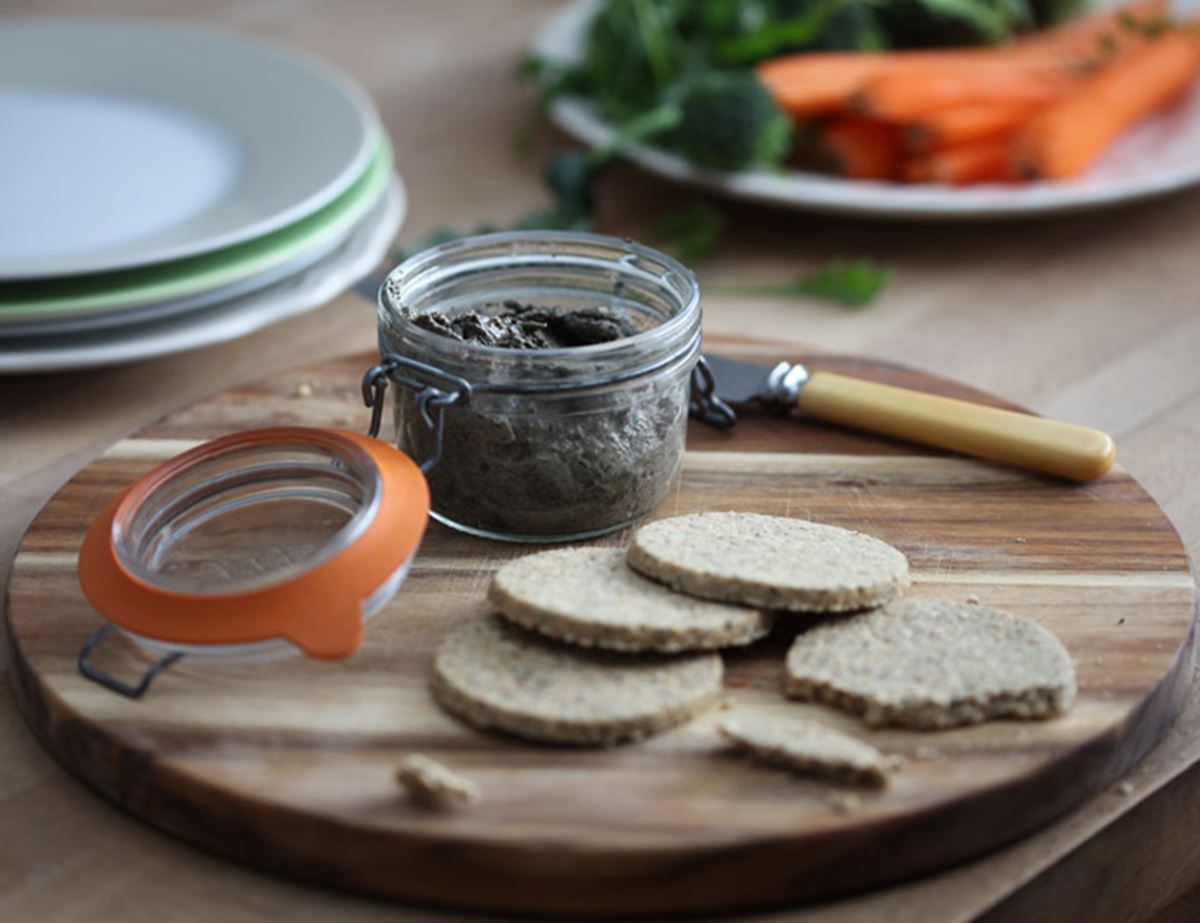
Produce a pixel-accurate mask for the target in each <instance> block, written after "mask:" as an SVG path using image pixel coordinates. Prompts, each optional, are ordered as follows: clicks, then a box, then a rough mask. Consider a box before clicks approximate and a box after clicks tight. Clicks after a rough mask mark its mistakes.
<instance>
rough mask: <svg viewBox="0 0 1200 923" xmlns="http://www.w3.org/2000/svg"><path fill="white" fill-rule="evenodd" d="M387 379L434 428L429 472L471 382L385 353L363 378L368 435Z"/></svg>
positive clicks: (374, 429) (375, 428) (379, 418)
mask: <svg viewBox="0 0 1200 923" xmlns="http://www.w3.org/2000/svg"><path fill="white" fill-rule="evenodd" d="M710 377H711V376H710ZM389 382H395V383H396V384H397V385H400V386H401V387H404V388H408V389H409V390H410V391H413V392H415V393H416V399H417V410H419V411H420V413H421V419H422V420H423V421H424V422H425V426H426V427H428V428H429V429H430V430H432V431H433V439H434V442H433V451H432V452H430V454H429V457H428V458H427V459H425V460H424V461H423V462H419V466H420V468H421V472H422V473H423V474H428V473H429V471H430V470H431V469H432V468H433V467H434V465H436V464H437V463H438V462H439V461H440V460H441V458H442V443H443V436H444V432H445V425H444V424H445V416H446V408H447V407H449V406H451V405H452V404H457V403H459V402H465V401H468V400H470V398H471V383H470V382H469V381H467V380H466V379H465V378H461V377H459V376H458V375H451V374H449V373H448V372H444V371H442V370H441V369H439V368H437V367H436V366H432V365H428V364H426V363H424V362H418V361H417V360H415V359H409V358H408V357H407V356H400V355H397V354H396V353H384V354H383V356H382V361H381V362H380V363H379V364H378V365H375V366H372V367H371V368H370V369H368V370H367V373H366V374H365V375H363V379H362V397H363V404H365V405H366V406H367V407H370V408H371V424H370V426H368V427H367V435H368V436H371V437H375V438H378V436H379V429H380V426H381V424H382V422H383V399H384V397H385V396H386V394H387V389H388V383H389Z"/></svg>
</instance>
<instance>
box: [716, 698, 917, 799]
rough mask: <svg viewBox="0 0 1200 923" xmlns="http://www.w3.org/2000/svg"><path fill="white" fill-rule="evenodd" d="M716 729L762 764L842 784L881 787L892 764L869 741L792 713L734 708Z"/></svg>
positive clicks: (892, 759) (893, 759)
mask: <svg viewBox="0 0 1200 923" xmlns="http://www.w3.org/2000/svg"><path fill="white" fill-rule="evenodd" d="M717 730H718V731H719V732H720V734H721V736H723V737H725V738H727V739H728V740H730V741H732V742H733V744H734V745H735V746H737V747H738V748H739V749H741V750H745V751H747V752H748V753H751V754H753V755H754V756H757V757H758V758H760V759H761V760H763V761H764V762H767V763H772V764H775V765H777V766H786V767H787V768H789V769H791V770H792V771H793V772H796V773H798V774H800V775H806V776H815V777H817V778H821V779H827V780H829V781H831V782H838V783H841V784H843V785H863V786H867V787H869V788H882V787H883V786H885V785H887V781H888V774H889V773H890V772H891V771H892V770H893V769H894V768H895V766H896V760H895V758H889V757H887V756H884V755H883V754H882V753H880V752H879V751H878V750H876V749H875V748H874V747H872V746H871V745H870V744H867V743H863V742H862V741H861V740H859V739H858V738H856V737H851V736H850V735H849V734H843V733H842V732H841V731H836V730H834V729H833V728H831V727H826V726H825V725H823V724H818V723H817V722H815V721H812V720H810V719H808V718H804V717H799V716H795V715H786V716H785V715H777V714H770V713H765V712H757V711H755V712H742V711H739V712H736V713H734V714H733V715H732V716H731V717H729V718H726V719H725V720H724V721H722V722H721V723H720V724H719V725H718V726H717Z"/></svg>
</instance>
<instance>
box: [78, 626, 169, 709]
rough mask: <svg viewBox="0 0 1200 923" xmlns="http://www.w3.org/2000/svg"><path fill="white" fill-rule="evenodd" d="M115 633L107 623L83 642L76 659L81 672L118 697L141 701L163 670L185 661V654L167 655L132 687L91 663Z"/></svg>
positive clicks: (157, 661) (156, 662)
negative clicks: (93, 653)
mask: <svg viewBox="0 0 1200 923" xmlns="http://www.w3.org/2000/svg"><path fill="white" fill-rule="evenodd" d="M112 633H113V625H112V623H111V622H105V623H104V624H103V625H102V626H101V627H100V628H99V629H98V630H97V631H96V632H95V633H94V634H93V635H92V636H91V637H90V638H88V639H87V640H86V641H85V642H83V647H81V648H80V649H79V657H78V658H77V659H76V664H77V665H78V667H79V672H80V673H82V674H83V675H84V676H85V677H87V678H88V679H90V680H91V681H92V682H94V683H99V684H100V685H101V686H103V687H104V688H105V689H110V690H112V691H113V692H115V693H117V694H118V695H123V696H125V698H127V699H140V698H141V697H142V696H143V695H144V694H145V692H146V690H147V689H149V688H150V684H151V683H152V682H154V678H155V677H156V676H158V674H159V673H161V672H162V671H163V670H165V669H167V668H168V667H170V666H171V665H172V664H174V663H176V662H177V661H179V660H182V659H183V653H182V652H180V651H175V652H174V653H171V654H167V655H166V656H165V657H162V658H160V659H158V660H156V661H154V663H152V664H151V665H150V666H149V667H148V668H147V669H146V672H145V673H143V674H142V678H141V679H140V680H138V682H137V684H136V685H131V684H130V683H127V682H125V681H124V680H120V679H117V678H116V677H115V676H111V675H109V674H108V673H105V672H104V671H103V670H101V669H100V668H99V667H98V666H96V665H95V664H94V663H92V662H91V655H92V651H94V650H95V649H96V648H97V647H99V646H100V644H101V643H102V642H103V641H104V639H105V638H107V637H108V636H109V635H111V634H112Z"/></svg>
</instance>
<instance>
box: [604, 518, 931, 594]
mask: <svg viewBox="0 0 1200 923" xmlns="http://www.w3.org/2000/svg"><path fill="white" fill-rule="evenodd" d="M627 559H628V561H629V564H630V566H631V567H633V568H634V569H635V570H637V571H640V572H641V573H643V574H645V575H646V576H647V577H652V578H653V579H655V580H658V581H659V582H661V583H665V584H666V585H667V586H669V587H671V588H672V589H675V590H678V591H680V592H681V593H688V594H690V595H692V596H701V597H703V598H705V599H717V600H721V601H723V602H735V603H741V604H742V605H746V606H761V607H763V608H766V609H787V610H791V611H793V612H849V611H852V610H855V609H863V608H866V607H868V606H879V605H882V604H883V603H885V602H887V601H888V600H889V599H891V598H892V597H893V596H895V595H896V594H897V593H899V592H900V591H901V590H902V589H903V588H904V587H905V586H907V585H908V560H907V559H906V558H905V557H904V555H903V554H901V553H900V552H899V551H897V550H896V549H895V548H893V547H892V546H891V545H888V544H887V543H886V542H882V541H880V540H879V539H877V538H872V537H871V536H869V535H863V534H862V533H861V532H852V531H851V530H849V529H841V528H838V527H837V526H827V525H822V524H820V523H815V522H807V521H806V520H803V519H787V518H784V517H781V516H763V515H761V514H758V513H693V514H691V515H688V516H676V517H674V518H672V519H660V520H658V521H657V522H652V523H649V524H648V525H645V526H642V527H641V528H640V529H638V531H637V533H636V534H635V535H634V537H633V544H631V545H630V546H629V552H628V555H627Z"/></svg>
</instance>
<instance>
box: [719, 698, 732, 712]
mask: <svg viewBox="0 0 1200 923" xmlns="http://www.w3.org/2000/svg"><path fill="white" fill-rule="evenodd" d="M731 708H733V703H732V702H730V701H729V699H722V700H721V711H729V709H731Z"/></svg>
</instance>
